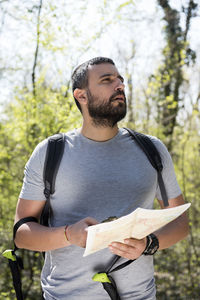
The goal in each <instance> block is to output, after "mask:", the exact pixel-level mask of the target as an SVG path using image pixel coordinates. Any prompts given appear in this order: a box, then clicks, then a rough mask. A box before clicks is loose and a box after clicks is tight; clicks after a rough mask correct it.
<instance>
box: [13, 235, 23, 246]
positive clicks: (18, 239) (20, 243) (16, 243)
mask: <svg viewBox="0 0 200 300" xmlns="http://www.w3.org/2000/svg"><path fill="white" fill-rule="evenodd" d="M14 243H15V245H16V247H17V248H18V249H23V248H24V247H23V243H22V239H21V238H20V237H19V235H18V234H17V235H16V237H15V239H14Z"/></svg>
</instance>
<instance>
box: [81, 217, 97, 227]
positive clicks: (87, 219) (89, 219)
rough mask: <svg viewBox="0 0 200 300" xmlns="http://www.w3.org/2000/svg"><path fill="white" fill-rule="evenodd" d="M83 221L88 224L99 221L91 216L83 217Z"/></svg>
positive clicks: (94, 223)
mask: <svg viewBox="0 0 200 300" xmlns="http://www.w3.org/2000/svg"><path fill="white" fill-rule="evenodd" d="M84 221H85V223H86V224H87V225H88V226H91V225H96V224H99V222H98V221H97V220H96V219H94V218H92V217H87V218H85V219H84Z"/></svg>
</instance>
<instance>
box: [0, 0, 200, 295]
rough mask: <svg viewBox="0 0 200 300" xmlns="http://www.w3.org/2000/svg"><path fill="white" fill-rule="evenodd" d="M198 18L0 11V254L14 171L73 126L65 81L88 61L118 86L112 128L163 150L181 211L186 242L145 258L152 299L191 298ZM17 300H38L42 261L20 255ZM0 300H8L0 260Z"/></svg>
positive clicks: (41, 8)
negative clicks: (153, 141) (120, 102)
mask: <svg viewBox="0 0 200 300" xmlns="http://www.w3.org/2000/svg"><path fill="white" fill-rule="evenodd" d="M199 26H200V14H199V5H198V1H192V0H185V1H183V0H179V1H172V0H171V1H170V0H169V1H168V0H158V1H156V0H149V1H148V4H147V1H144V0H141V1H139V0H135V1H123V0H116V1H112V0H104V1H92V0H84V1H82V0H77V1H72V0H71V1H70V0H69V1H67V2H66V1H64V0H61V1H55V0H51V1H42V0H38V1H25V0H23V1H19V0H15V1H9V0H1V1H0V42H1V51H0V89H1V99H0V112H1V119H0V141H1V143H0V190H1V194H0V250H1V252H3V250H5V249H6V248H10V247H12V242H11V240H12V226H13V219H14V213H15V207H16V202H17V198H18V195H19V192H20V189H21V185H22V179H23V170H24V165H25V163H26V161H27V160H28V158H29V156H30V154H31V152H32V151H33V149H34V147H35V146H36V145H37V144H38V142H40V141H41V140H43V139H44V138H46V137H48V136H49V135H52V134H54V133H57V132H66V131H68V130H70V129H72V128H74V127H79V126H80V125H81V117H80V114H79V112H78V110H77V109H76V106H75V104H74V100H73V97H72V93H71V86H70V75H71V73H72V70H73V68H74V67H75V66H76V65H78V64H79V63H81V62H83V61H85V60H87V59H89V58H91V57H95V56H100V55H101V56H108V57H111V58H113V59H114V61H115V62H116V65H117V66H118V67H119V70H120V72H121V73H122V74H123V75H124V77H125V80H126V93H127V100H128V108H129V111H128V114H127V117H126V119H125V120H124V121H123V122H122V124H121V125H122V126H123V125H125V126H129V127H130V128H133V129H136V130H138V131H142V132H144V133H147V134H152V135H156V136H157V137H159V138H161V139H162V140H163V142H164V143H165V144H166V146H167V147H168V149H169V151H170V153H171V155H172V157H173V161H174V164H175V170H176V174H177V178H178V182H179V184H180V186H181V188H182V191H183V194H184V197H185V200H186V202H191V203H192V206H191V208H190V213H189V218H190V229H191V230H190V235H189V237H188V238H187V239H186V240H184V241H182V242H180V243H178V244H177V245H175V246H173V247H171V248H170V249H167V250H164V251H161V252H160V253H158V254H157V255H156V256H155V269H156V273H155V274H156V283H157V299H158V300H159V299H160V300H164V299H170V300H171V299H189V300H191V299H195V300H196V299H198V298H199V295H200V286H199V279H200V266H199V265H200V258H199V249H200V239H199V234H200V232H199V231H200V229H199V228H200V226H199V225H200V224H199V223H200V221H199V217H198V216H199V211H200V173H199V167H198V166H199V165H200V139H199V136H200V113H199V110H200V64H199V61H200V59H199V56H200V40H199V35H198V28H199ZM21 255H22V256H23V259H24V262H25V270H24V271H23V274H22V278H23V288H24V293H25V299H28V300H29V299H30V300H31V299H39V297H40V294H41V291H40V270H41V267H42V257H41V256H40V254H39V253H34V252H31V251H21ZM0 263H1V274H0V298H1V299H9V300H10V299H11V300H12V299H15V297H14V291H13V288H12V281H11V275H10V271H9V269H8V265H7V262H6V260H5V259H3V258H2V257H1V258H0Z"/></svg>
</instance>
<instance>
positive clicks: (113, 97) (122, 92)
mask: <svg viewBox="0 0 200 300" xmlns="http://www.w3.org/2000/svg"><path fill="white" fill-rule="evenodd" d="M117 96H123V97H124V101H125V102H126V95H125V93H124V91H117V92H115V93H114V94H113V95H112V96H111V97H110V102H112V101H113V100H114V99H115V98H116V97H117Z"/></svg>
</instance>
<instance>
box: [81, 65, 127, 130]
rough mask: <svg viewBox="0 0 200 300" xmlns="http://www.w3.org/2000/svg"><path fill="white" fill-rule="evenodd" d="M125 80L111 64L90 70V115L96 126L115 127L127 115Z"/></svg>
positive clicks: (88, 92) (94, 66) (90, 68)
mask: <svg viewBox="0 0 200 300" xmlns="http://www.w3.org/2000/svg"><path fill="white" fill-rule="evenodd" d="M123 81H124V79H123V78H122V76H121V75H120V74H119V72H118V70H117V68H116V67H115V66H114V65H112V64H109V63H103V64H99V65H93V66H90V67H89V70H88V88H87V97H88V104H87V108H88V113H89V115H90V117H91V118H92V120H93V123H94V124H95V125H96V126H105V127H106V126H109V127H113V126H114V125H115V124H116V123H117V122H119V121H120V120H122V119H123V118H124V117H125V115H126V97H125V93H124V84H123Z"/></svg>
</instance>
